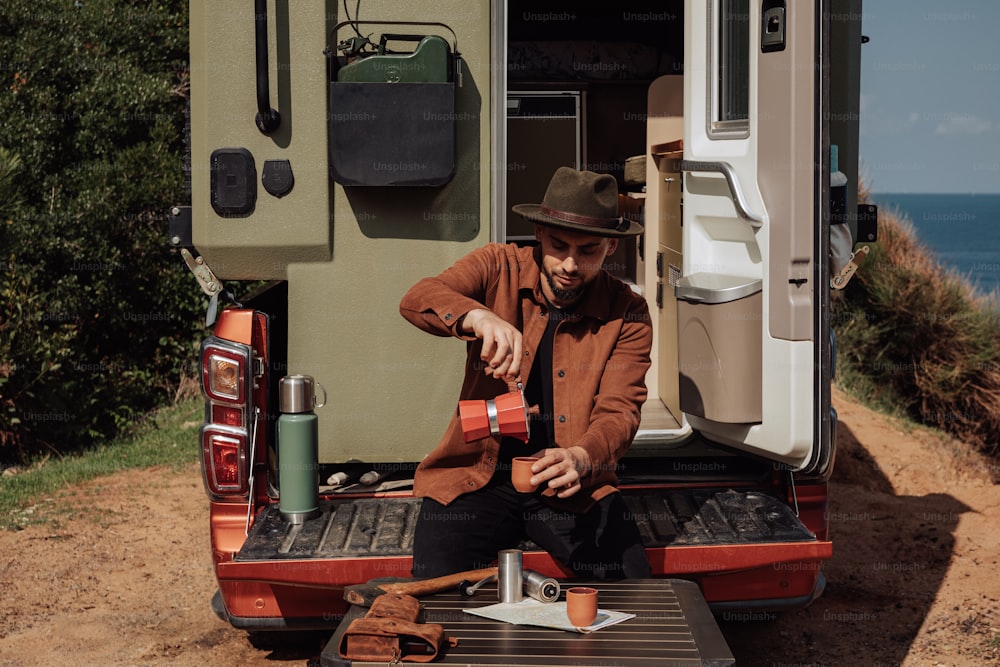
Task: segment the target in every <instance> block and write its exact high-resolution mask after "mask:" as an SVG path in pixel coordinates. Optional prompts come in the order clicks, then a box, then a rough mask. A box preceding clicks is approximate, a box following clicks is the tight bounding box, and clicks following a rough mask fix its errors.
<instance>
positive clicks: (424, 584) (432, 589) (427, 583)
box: [378, 567, 497, 597]
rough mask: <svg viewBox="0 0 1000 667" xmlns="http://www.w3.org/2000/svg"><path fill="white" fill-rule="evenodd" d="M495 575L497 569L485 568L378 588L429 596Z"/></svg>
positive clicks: (394, 583)
mask: <svg viewBox="0 0 1000 667" xmlns="http://www.w3.org/2000/svg"><path fill="white" fill-rule="evenodd" d="M496 574H497V568H495V567H486V568H483V569H481V570H468V571H466V572H455V573H454V574H446V575H444V576H441V577H434V578H433V579H414V580H413V581H400V582H393V583H387V584H379V585H378V587H379V588H381V589H382V590H383V591H385V592H386V593H399V594H402V595H412V596H413V597H420V596H421V595H431V594H432V593H440V592H441V591H446V590H448V589H450V588H457V587H458V585H459V584H460V583H462V582H463V581H466V580H468V581H479V580H480V579H485V578H486V577H489V576H495V575H496Z"/></svg>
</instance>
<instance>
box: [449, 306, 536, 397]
mask: <svg viewBox="0 0 1000 667" xmlns="http://www.w3.org/2000/svg"><path fill="white" fill-rule="evenodd" d="M461 330H462V333H466V334H472V335H474V336H475V337H476V338H479V339H481V340H482V341H483V353H482V355H481V357H480V358H481V359H482V360H483V361H484V362H485V363H486V368H485V369H484V370H485V373H486V374H487V375H492V376H493V377H495V378H498V379H508V380H513V379H514V378H516V377H517V376H518V375H519V374H520V372H521V358H522V357H523V356H524V350H523V348H522V345H521V332H520V331H518V330H517V327H515V326H514V325H513V324H511V323H510V322H508V321H506V320H504V319H502V318H501V317H499V316H498V315H497V314H496V313H494V312H493V311H491V310H486V309H485V308H477V309H475V310H470V311H469V312H468V313H466V314H465V317H464V318H462V322H461Z"/></svg>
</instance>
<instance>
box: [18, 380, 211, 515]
mask: <svg viewBox="0 0 1000 667" xmlns="http://www.w3.org/2000/svg"><path fill="white" fill-rule="evenodd" d="M203 405H204V403H203V402H202V401H201V399H200V398H197V397H190V398H186V399H184V400H182V401H179V402H177V403H176V404H174V405H171V406H169V407H166V408H162V409H160V410H158V411H156V412H153V413H151V414H150V415H149V417H148V418H147V419H146V420H145V421H144V422H142V423H140V424H136V425H135V427H134V429H133V432H132V433H131V434H130V435H129V436H126V437H123V438H120V439H118V440H116V441H114V442H111V443H109V444H107V445H102V446H100V447H96V448H94V449H91V450H88V451H84V452H79V453H75V454H72V455H68V456H65V457H61V458H51V457H49V458H46V459H44V460H41V461H38V462H36V463H34V464H33V465H31V466H29V467H27V468H25V469H22V470H21V472H18V473H17V474H14V475H6V476H3V477H0V507H3V508H4V513H3V514H0V529H3V530H16V529H19V528H22V527H24V526H26V525H28V524H30V523H36V522H41V521H44V520H46V519H45V515H46V514H47V513H46V512H35V511H34V507H35V506H36V505H37V504H38V503H41V502H43V501H44V499H46V498H51V497H52V496H54V495H56V494H58V493H59V492H60V491H61V490H63V489H65V488H67V487H70V486H74V485H77V484H80V483H82V482H87V481H90V480H93V479H96V478H98V477H103V476H106V475H113V474H115V473H117V472H121V471H123V470H130V469H136V468H150V467H154V466H166V467H168V468H174V469H179V468H182V467H184V466H187V465H190V464H191V463H194V462H195V461H197V460H198V437H197V436H198V427H199V426H200V425H201V421H202V416H203V415H202V410H203V409H204V408H203Z"/></svg>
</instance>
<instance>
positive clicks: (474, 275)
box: [400, 167, 652, 579]
mask: <svg viewBox="0 0 1000 667" xmlns="http://www.w3.org/2000/svg"><path fill="white" fill-rule="evenodd" d="M513 210H514V212H516V213H518V214H520V215H523V216H524V217H526V218H528V219H530V220H532V221H534V222H535V238H536V239H537V240H538V245H537V247H534V248H530V247H526V248H519V247H517V246H516V245H513V244H510V245H501V244H489V245H487V246H485V247H483V248H480V249H478V250H475V251H473V252H471V253H470V254H468V255H466V256H465V257H464V258H462V259H460V260H459V261H458V262H456V263H455V264H454V265H453V266H452V267H450V268H449V269H447V270H446V271H444V272H443V273H442V274H440V275H439V276H436V277H433V278H425V279H423V280H421V281H420V282H418V283H417V284H416V285H414V286H413V287H412V288H411V289H410V290H409V292H407V294H406V295H405V296H404V297H403V300H402V303H401V304H400V313H401V314H402V315H403V316H404V317H405V318H406V319H407V320H409V321H410V322H412V323H413V324H414V325H416V326H417V327H419V328H420V329H422V330H424V331H427V332H429V333H432V334H435V335H438V336H455V337H457V338H460V339H462V340H465V341H468V344H467V351H468V358H467V361H466V367H465V381H464V383H463V386H462V392H461V399H462V400H466V399H470V400H471V399H481V400H485V399H492V398H495V397H496V396H497V395H498V394H502V393H504V392H506V391H508V383H511V382H514V381H516V380H524V392H525V399H526V402H527V404H528V405H529V406H532V407H534V406H537V408H538V409H537V413H538V414H537V415H535V416H533V417H532V419H531V424H530V439H529V441H528V442H527V443H524V442H522V441H520V440H517V439H514V438H502V439H501V438H497V437H487V438H483V439H481V440H477V441H475V442H472V443H466V442H465V439H464V436H463V433H462V428H461V423H460V421H459V418H458V416H457V414H456V415H455V416H454V417H453V418H452V420H451V423H450V424H449V425H448V429H447V431H446V432H445V435H444V438H443V439H442V441H441V443H440V444H439V445H438V447H437V448H436V449H435V450H434V451H433V452H431V453H430V454H429V455H428V456H427V457H426V458H425V459H424V460H423V461H422V462H421V464H420V466H419V467H418V468H417V471H416V475H415V479H414V492H415V493H416V495H418V496H420V497H422V498H423V499H424V500H423V504H422V506H421V512H420V515H419V518H418V520H417V526H416V534H415V537H414V547H413V574H414V576H418V577H432V576H439V575H442V574H447V573H451V572H457V571H461V570H468V569H475V568H481V567H486V566H487V565H488V564H489V563H490V562H491V561H493V560H495V559H496V556H497V552H498V551H500V550H501V549H509V548H516V547H517V545H518V544H519V543H520V542H521V540H523V539H524V538H527V539H530V540H531V541H533V542H534V543H535V544H537V545H538V546H540V547H541V548H543V549H545V550H547V551H548V552H549V553H550V554H551V555H552V556H553V557H554V558H556V559H557V560H558V561H560V562H561V563H562V564H563V565H565V566H566V567H567V568H569V569H570V570H572V571H573V572H574V574H576V575H577V576H579V577H581V578H596V579H606V578H622V577H647V576H649V573H650V570H649V563H648V561H647V560H646V556H645V551H644V549H643V546H642V541H641V538H640V535H639V532H638V529H637V528H636V526H635V523H634V521H633V520H632V518H631V516H630V515H629V512H628V510H627V508H626V506H625V503H624V501H623V500H622V499H621V497H620V494H619V493H618V492H617V489H616V488H615V485H616V484H617V481H618V479H617V476H616V474H615V471H616V468H617V464H618V460H619V459H620V458H621V457H622V456H623V455H624V454H625V452H626V450H627V449H628V447H629V445H630V444H631V442H632V438H633V437H634V436H635V433H636V431H637V429H638V427H639V413H640V409H641V407H642V404H643V402H644V401H645V399H646V385H645V375H646V370H647V369H648V368H649V365H650V359H649V352H650V346H651V342H652V327H651V324H650V320H649V311H648V308H647V306H646V302H645V301H644V300H643V298H642V297H640V296H638V295H637V294H635V292H633V291H632V290H631V289H630V288H629V287H628V286H627V285H625V284H624V283H623V282H621V281H620V280H618V279H616V278H614V277H613V276H611V275H610V274H609V273H607V272H606V271H604V270H603V269H602V264H603V262H604V261H605V259H606V258H607V257H608V256H609V255H611V254H612V253H613V252H614V251H615V249H616V248H617V246H618V241H619V240H620V239H622V238H625V237H629V236H635V235H637V234H640V233H642V227H641V225H638V224H636V223H634V222H630V221H628V220H623V219H622V218H621V217H619V215H618V186H617V183H616V182H615V179H614V178H613V177H612V176H610V175H600V174H596V173H593V172H589V171H576V170H574V169H569V168H565V167H563V168H560V169H559V170H558V171H556V173H555V174H554V175H553V177H552V180H551V182H550V183H549V186H548V189H547V190H546V193H545V197H544V199H543V201H542V203H541V204H540V205H535V204H520V205H517V206H514V208H513ZM528 455H534V456H539V457H541V458H540V460H539V461H537V462H536V463H535V464H534V466H533V472H534V477H533V480H532V483H533V484H538V485H540V486H539V490H538V492H537V493H534V494H524V493H518V492H517V491H515V490H514V489H513V487H512V486H511V483H510V462H511V459H512V458H513V457H515V456H528ZM543 491H547V494H546V495H542V492H543ZM553 492H554V493H553Z"/></svg>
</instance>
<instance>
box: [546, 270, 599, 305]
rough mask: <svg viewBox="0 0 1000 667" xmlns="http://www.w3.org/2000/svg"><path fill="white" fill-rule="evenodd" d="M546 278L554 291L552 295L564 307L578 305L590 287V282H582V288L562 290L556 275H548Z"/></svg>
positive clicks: (549, 273)
mask: <svg viewBox="0 0 1000 667" xmlns="http://www.w3.org/2000/svg"><path fill="white" fill-rule="evenodd" d="M545 278H546V280H548V281H549V289H550V290H552V295H553V296H554V297H555V298H556V299H558V300H559V302H560V303H561V304H562V305H564V306H570V305H573V304H574V303H576V302H577V301H578V300H579V299H580V297H582V296H583V293H584V292H585V291H586V290H587V288H588V287H589V286H590V281H586V282H581V283H580V286H579V287H577V288H576V289H562V288H561V287H559V286H558V285H557V284H556V279H555V274H554V273H551V272H548V273H546V274H545Z"/></svg>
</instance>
